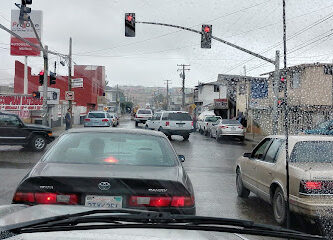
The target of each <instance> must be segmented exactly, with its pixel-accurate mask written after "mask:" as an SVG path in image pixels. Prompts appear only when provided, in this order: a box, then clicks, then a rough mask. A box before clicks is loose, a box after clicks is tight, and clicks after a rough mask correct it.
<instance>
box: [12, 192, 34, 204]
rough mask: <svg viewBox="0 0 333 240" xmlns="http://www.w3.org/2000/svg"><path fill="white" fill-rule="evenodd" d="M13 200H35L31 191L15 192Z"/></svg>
mask: <svg viewBox="0 0 333 240" xmlns="http://www.w3.org/2000/svg"><path fill="white" fill-rule="evenodd" d="M13 201H14V202H35V195H34V194H33V193H23V192H16V193H15V195H14V198H13Z"/></svg>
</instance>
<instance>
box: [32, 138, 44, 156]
mask: <svg viewBox="0 0 333 240" xmlns="http://www.w3.org/2000/svg"><path fill="white" fill-rule="evenodd" d="M30 146H31V148H32V149H33V150H34V151H36V152H40V151H43V150H44V149H45V147H46V139H45V137H43V136H41V135H36V136H34V137H33V138H32V139H31V142H30Z"/></svg>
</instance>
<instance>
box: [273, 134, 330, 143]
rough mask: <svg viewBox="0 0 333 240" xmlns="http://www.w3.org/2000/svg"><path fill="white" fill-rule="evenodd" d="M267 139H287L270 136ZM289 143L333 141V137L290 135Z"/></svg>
mask: <svg viewBox="0 0 333 240" xmlns="http://www.w3.org/2000/svg"><path fill="white" fill-rule="evenodd" d="M267 138H280V139H285V138H286V137H285V135H269V136H267ZM288 140H289V141H293V142H301V141H333V136H326V135H312V134H309V135H290V136H288Z"/></svg>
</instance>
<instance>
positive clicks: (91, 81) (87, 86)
mask: <svg viewBox="0 0 333 240" xmlns="http://www.w3.org/2000/svg"><path fill="white" fill-rule="evenodd" d="M23 76H24V64H23V63H21V62H19V61H15V77H14V93H18V94H23ZM75 78H82V79H83V87H81V88H72V91H74V96H75V100H74V103H76V106H82V107H86V108H87V111H89V110H91V109H97V104H98V97H99V96H103V93H104V90H105V67H104V66H90V65H74V76H72V79H75ZM48 85H49V80H48ZM39 86H40V84H39V76H38V75H31V68H30V67H28V94H31V93H32V92H34V91H38V87H39ZM49 87H52V88H58V89H60V102H61V103H64V101H65V91H68V76H57V80H56V84H53V85H51V86H49Z"/></svg>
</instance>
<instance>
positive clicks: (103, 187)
mask: <svg viewBox="0 0 333 240" xmlns="http://www.w3.org/2000/svg"><path fill="white" fill-rule="evenodd" d="M110 187H111V184H110V183H109V182H100V183H99V184H98V188H99V189H101V190H102V191H106V190H109V189H110Z"/></svg>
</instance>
